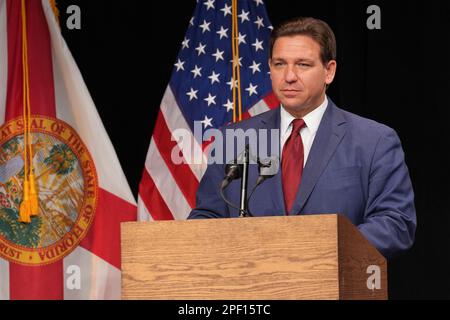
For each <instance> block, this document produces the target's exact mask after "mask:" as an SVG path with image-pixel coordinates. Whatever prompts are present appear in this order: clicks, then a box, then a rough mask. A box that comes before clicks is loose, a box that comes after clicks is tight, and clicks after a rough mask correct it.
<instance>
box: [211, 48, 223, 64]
mask: <svg viewBox="0 0 450 320" xmlns="http://www.w3.org/2000/svg"><path fill="white" fill-rule="evenodd" d="M223 54H224V51H220V50H219V48H217V49H216V53H213V54H212V56H213V57H214V58H216V62H217V61H219V60H223Z"/></svg>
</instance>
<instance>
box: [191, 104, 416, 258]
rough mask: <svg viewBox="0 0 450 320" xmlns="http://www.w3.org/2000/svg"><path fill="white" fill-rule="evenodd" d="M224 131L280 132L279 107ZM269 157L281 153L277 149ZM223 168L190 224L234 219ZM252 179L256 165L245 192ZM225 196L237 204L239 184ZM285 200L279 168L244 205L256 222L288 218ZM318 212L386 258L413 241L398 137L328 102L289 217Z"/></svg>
mask: <svg viewBox="0 0 450 320" xmlns="http://www.w3.org/2000/svg"><path fill="white" fill-rule="evenodd" d="M228 128H242V129H243V130H246V129H248V128H256V129H269V130H270V129H279V128H280V109H279V108H277V109H274V110H271V111H268V112H265V113H262V114H260V115H258V116H255V117H253V118H250V119H248V120H245V121H242V122H239V123H237V124H233V125H231V126H229V127H228ZM239 151H240V150H236V152H237V153H239ZM272 152H273V150H272ZM274 153H277V154H279V150H277V152H274ZM224 168H225V167H224V165H223V164H210V165H209V166H208V168H207V170H206V173H205V175H204V176H203V178H202V180H201V182H200V186H199V188H198V191H197V204H196V208H195V209H194V210H193V211H192V212H191V213H190V215H189V219H194V218H227V217H237V216H238V215H239V213H238V210H236V209H234V208H231V207H229V206H228V205H227V204H226V203H225V202H224V201H223V200H222V199H221V197H220V193H219V186H220V183H221V181H222V179H223V177H224ZM257 177H258V168H257V165H256V164H255V165H250V169H249V188H251V187H252V186H253V185H254V184H255V182H256V179H257ZM225 195H226V197H227V198H228V199H231V200H232V201H234V203H236V204H238V203H239V197H240V180H239V181H238V180H235V181H233V182H232V183H231V184H230V185H229V186H228V188H227V189H226V191H225ZM283 199H284V198H283V189H282V184H281V170H280V171H279V172H278V174H277V175H276V176H274V177H273V178H270V179H268V180H266V181H265V182H264V183H262V184H261V185H260V186H259V187H258V188H257V189H256V191H255V192H254V194H253V196H252V198H251V200H250V202H249V207H250V209H251V212H252V213H253V214H254V215H255V216H272V215H286V211H285V206H284V200H283ZM318 213H320V214H323V213H341V214H343V215H345V216H347V217H348V218H349V219H350V221H351V222H352V223H353V224H354V225H356V226H357V227H358V229H359V230H360V231H361V233H362V234H363V235H364V236H365V237H366V238H367V239H368V240H369V241H370V242H371V243H372V244H373V245H374V246H375V247H376V248H377V249H378V250H379V251H380V252H381V253H382V254H383V255H384V256H385V257H388V258H389V257H392V256H394V255H395V254H396V253H398V252H400V251H404V250H406V249H408V248H410V247H411V245H412V243H413V241H414V234H415V229H416V212H415V208H414V193H413V188H412V185H411V180H410V177H409V173H408V168H407V166H406V164H405V159H404V153H403V150H402V147H401V143H400V140H399V138H398V136H397V134H396V133H395V131H394V130H392V129H391V128H389V127H387V126H385V125H382V124H380V123H377V122H375V121H372V120H369V119H365V118H362V117H359V116H357V115H355V114H352V113H349V112H346V111H344V110H342V109H339V108H338V107H337V106H336V105H335V104H334V103H333V102H332V101H331V100H330V99H329V103H328V106H327V109H326V111H325V113H324V115H323V118H322V120H321V123H320V126H319V129H318V131H317V133H316V137H315V139H314V142H313V145H312V147H311V150H310V153H309V156H308V159H307V162H306V164H305V167H304V170H303V175H302V182H301V185H300V188H299V190H298V192H297V197H296V200H295V203H294V205H293V208H292V210H291V212H290V213H289V214H290V215H297V214H318Z"/></svg>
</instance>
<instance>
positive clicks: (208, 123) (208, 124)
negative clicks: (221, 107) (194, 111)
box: [200, 115, 213, 129]
mask: <svg viewBox="0 0 450 320" xmlns="http://www.w3.org/2000/svg"><path fill="white" fill-rule="evenodd" d="M212 119H213V118H212V117H211V118H208V116H206V115H205V119H204V120H202V121H200V122H201V123H202V124H203V125H204V126H205V129H206V128H208V127H212V124H211V121H212Z"/></svg>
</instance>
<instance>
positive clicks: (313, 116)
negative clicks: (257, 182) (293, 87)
mask: <svg viewBox="0 0 450 320" xmlns="http://www.w3.org/2000/svg"><path fill="white" fill-rule="evenodd" d="M327 105H328V99H327V96H325V99H324V101H323V102H322V104H321V105H320V106H318V107H317V108H316V109H314V110H313V111H311V112H310V113H308V114H307V115H305V116H304V117H303V121H305V124H306V126H304V127H303V128H302V129H301V130H300V135H301V136H302V141H303V150H304V157H303V167H304V166H305V163H306V160H308V155H309V151H310V150H311V146H312V144H313V142H314V138H315V137H316V132H317V129H319V125H320V121H322V117H323V114H324V112H325V110H326V108H327ZM280 113H281V123H280V150H283V147H284V144H285V143H286V140H287V139H288V138H289V136H290V135H291V132H292V120H294V119H295V117H294V116H293V115H291V114H290V113H289V112H287V111H286V110H285V109H284V107H283V105H281V110H280ZM281 154H283V152H281Z"/></svg>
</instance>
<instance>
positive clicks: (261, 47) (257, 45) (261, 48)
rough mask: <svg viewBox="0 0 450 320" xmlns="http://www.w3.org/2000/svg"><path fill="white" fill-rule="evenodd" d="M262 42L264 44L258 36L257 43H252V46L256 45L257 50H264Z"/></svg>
mask: <svg viewBox="0 0 450 320" xmlns="http://www.w3.org/2000/svg"><path fill="white" fill-rule="evenodd" d="M262 44H263V41H259V40H258V38H256V40H255V43H252V46H254V47H255V50H256V52H258V50H263V51H264V48H263V46H262Z"/></svg>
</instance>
